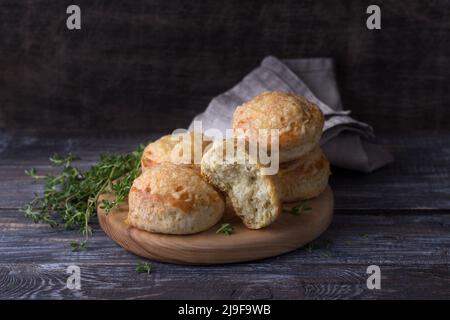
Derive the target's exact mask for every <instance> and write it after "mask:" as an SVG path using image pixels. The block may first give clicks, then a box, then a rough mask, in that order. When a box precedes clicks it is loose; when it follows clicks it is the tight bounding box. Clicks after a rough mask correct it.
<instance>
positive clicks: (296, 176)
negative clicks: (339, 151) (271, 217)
mask: <svg viewBox="0 0 450 320" xmlns="http://www.w3.org/2000/svg"><path fill="white" fill-rule="evenodd" d="M329 175H330V162H329V161H328V159H327V157H326V156H325V154H324V153H323V151H322V150H321V149H320V147H316V148H315V149H314V150H312V151H311V152H309V153H307V154H305V155H304V156H302V157H301V158H300V159H298V160H294V161H291V162H288V163H283V164H281V166H280V170H279V171H278V173H277V174H276V175H275V176H274V180H275V184H276V186H277V190H278V191H279V195H280V199H281V201H283V202H292V201H298V200H305V199H311V198H314V197H317V196H318V195H319V194H321V193H322V192H323V190H325V188H326V187H327V185H328V177H329Z"/></svg>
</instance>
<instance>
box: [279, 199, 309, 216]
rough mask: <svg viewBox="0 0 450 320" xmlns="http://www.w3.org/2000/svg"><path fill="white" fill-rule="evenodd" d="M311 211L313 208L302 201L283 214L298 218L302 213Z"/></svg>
mask: <svg viewBox="0 0 450 320" xmlns="http://www.w3.org/2000/svg"><path fill="white" fill-rule="evenodd" d="M311 209H312V208H311V207H310V206H309V204H308V202H307V201H306V200H302V201H300V202H299V203H297V204H296V205H295V206H293V207H292V208H290V209H287V208H286V209H283V212H285V213H290V214H292V215H294V216H298V215H300V214H301V213H302V212H305V211H309V210H311Z"/></svg>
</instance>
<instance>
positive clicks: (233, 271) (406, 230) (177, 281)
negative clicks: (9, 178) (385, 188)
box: [0, 211, 450, 299]
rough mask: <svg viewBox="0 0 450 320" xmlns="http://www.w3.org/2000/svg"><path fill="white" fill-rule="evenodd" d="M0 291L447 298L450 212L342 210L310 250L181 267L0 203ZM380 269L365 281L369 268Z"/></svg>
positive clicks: (6, 294)
mask: <svg viewBox="0 0 450 320" xmlns="http://www.w3.org/2000/svg"><path fill="white" fill-rule="evenodd" d="M0 234H1V237H2V238H1V239H2V241H0V261H1V262H0V298H7V299H12V298H41V299H43V298H59V299H60V298H76V299H86V298H116V299H117V298H122V299H123V298H124V299H132V298H137V299H162V298H164V299H185V298H186V297H189V298H193V299H202V298H203V299H338V298H340V299H348V298H353V299H359V298H364V299H375V298H448V297H449V295H450V289H449V288H450V283H449V279H450V271H449V270H450V269H449V265H450V252H449V248H450V236H449V235H450V215H433V214H430V215H426V216H417V215H404V216H391V215H378V216H372V215H369V216H365V215H355V214H351V215H338V216H335V218H334V220H333V223H332V225H331V227H330V229H328V230H327V231H326V232H325V233H324V234H323V235H322V236H321V237H320V238H319V239H318V240H316V241H315V242H314V243H313V246H312V249H311V250H309V249H301V250H296V251H293V252H291V253H288V254H284V255H281V256H279V257H275V258H269V259H264V260H261V261H257V262H250V263H240V264H234V265H217V266H204V267H198V266H181V265H172V264H165V263H159V262H154V261H152V265H153V271H152V273H151V274H150V275H145V274H138V273H136V272H135V270H134V269H135V267H136V265H137V263H138V262H140V261H142V258H139V257H136V256H134V255H132V254H131V253H129V252H127V251H126V250H124V249H123V248H121V247H119V246H118V245H116V244H115V243H114V242H113V241H111V240H110V239H109V238H108V237H107V236H106V235H104V233H103V232H102V231H101V229H100V228H99V227H98V226H94V236H93V238H92V239H91V242H90V245H89V249H88V250H87V251H83V252H71V251H70V248H69V247H70V246H69V243H70V241H72V240H73V239H76V238H77V237H79V236H80V235H78V234H77V232H70V231H61V230H56V229H51V228H49V227H48V226H45V225H41V224H33V223H32V222H30V221H29V220H27V219H25V218H23V216H22V215H21V214H19V213H18V212H9V211H2V212H0ZM71 264H76V265H78V266H80V268H81V272H82V290H81V291H71V290H68V289H66V288H65V282H66V280H67V277H68V275H67V274H66V268H67V266H69V265H71ZM371 264H377V265H379V266H380V267H381V270H382V289H381V290H379V291H371V290H368V289H367V288H366V286H365V283H366V279H367V275H366V268H367V266H369V265H371Z"/></svg>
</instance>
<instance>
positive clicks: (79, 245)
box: [70, 240, 87, 252]
mask: <svg viewBox="0 0 450 320" xmlns="http://www.w3.org/2000/svg"><path fill="white" fill-rule="evenodd" d="M70 246H71V247H72V251H73V252H77V251H83V250H85V249H86V248H87V241H86V240H84V241H72V242H71V243H70Z"/></svg>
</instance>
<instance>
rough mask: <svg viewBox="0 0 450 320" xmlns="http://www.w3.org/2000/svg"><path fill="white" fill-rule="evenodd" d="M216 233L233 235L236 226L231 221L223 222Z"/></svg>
mask: <svg viewBox="0 0 450 320" xmlns="http://www.w3.org/2000/svg"><path fill="white" fill-rule="evenodd" d="M216 233H223V234H225V235H227V236H229V235H231V234H233V233H234V228H233V226H232V225H231V224H229V223H224V224H222V226H221V227H220V228H219V229H218V230H217V231H216Z"/></svg>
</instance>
